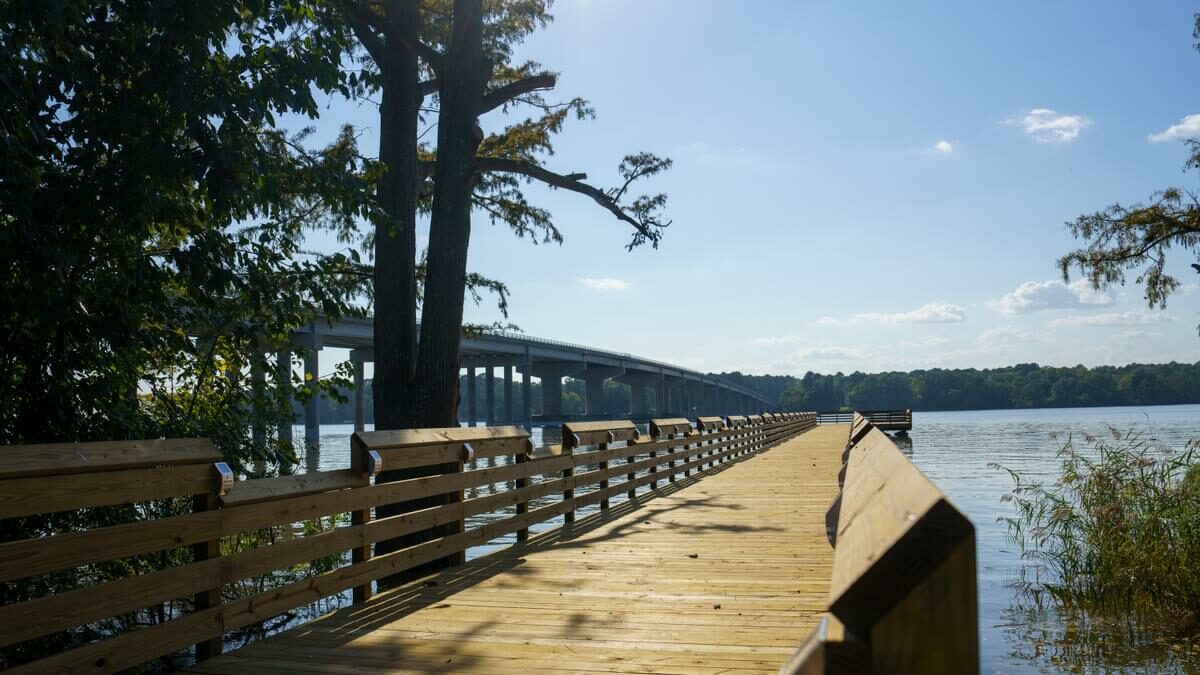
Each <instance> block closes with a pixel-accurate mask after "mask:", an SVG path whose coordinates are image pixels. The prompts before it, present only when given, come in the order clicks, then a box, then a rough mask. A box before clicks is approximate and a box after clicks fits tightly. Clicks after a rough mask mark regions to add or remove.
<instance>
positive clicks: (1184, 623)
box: [994, 430, 1200, 641]
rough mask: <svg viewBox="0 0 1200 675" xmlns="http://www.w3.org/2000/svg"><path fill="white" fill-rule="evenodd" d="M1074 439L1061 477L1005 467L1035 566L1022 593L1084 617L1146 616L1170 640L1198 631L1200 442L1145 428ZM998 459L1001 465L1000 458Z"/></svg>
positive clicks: (1036, 603)
mask: <svg viewBox="0 0 1200 675" xmlns="http://www.w3.org/2000/svg"><path fill="white" fill-rule="evenodd" d="M1084 441H1085V442H1086V447H1085V448H1084V449H1082V450H1081V449H1079V448H1078V447H1077V445H1076V442H1075V439H1074V438H1068V439H1067V441H1066V443H1065V444H1064V445H1063V446H1062V448H1061V449H1060V450H1059V459H1060V460H1061V465H1060V473H1059V475H1058V476H1057V478H1056V479H1055V480H1054V482H1053V483H1050V484H1046V483H1043V482H1039V481H1032V480H1029V479H1028V478H1026V477H1025V476H1022V475H1021V474H1019V473H1017V472H1015V471H1012V470H1011V469H1006V470H1007V471H1008V472H1009V474H1010V475H1011V476H1012V479H1013V482H1014V487H1013V490H1012V492H1011V494H1010V495H1008V497H1007V499H1008V500H1010V501H1011V502H1012V503H1013V505H1014V507H1015V515H1013V516H1010V517H1007V518H1005V519H1004V521H1005V523H1006V524H1007V526H1008V535H1009V538H1010V539H1011V540H1012V541H1013V542H1014V543H1015V544H1017V545H1018V546H1019V547H1020V549H1021V555H1022V558H1023V559H1025V560H1027V561H1029V562H1030V563H1031V564H1030V565H1029V566H1028V567H1026V568H1024V569H1023V570H1022V574H1021V576H1020V577H1019V578H1018V579H1017V580H1016V581H1015V582H1014V586H1015V589H1016V591H1017V596H1018V600H1019V601H1022V602H1024V603H1025V604H1026V605H1027V606H1030V607H1031V608H1032V609H1041V608H1046V607H1050V608H1052V609H1055V610H1057V611H1059V612H1061V613H1063V614H1064V615H1065V616H1067V617H1068V618H1070V617H1074V619H1075V620H1076V621H1078V622H1083V623H1094V622H1096V621H1105V620H1107V619H1114V618H1120V617H1133V616H1136V617H1137V618H1138V622H1137V623H1140V624H1141V628H1142V629H1143V630H1146V629H1148V630H1151V631H1153V632H1157V633H1158V634H1159V636H1160V638H1161V639H1163V640H1180V639H1181V640H1185V641H1187V640H1195V639H1196V638H1197V637H1200V574H1197V570H1200V455H1198V451H1200V444H1198V443H1197V442H1196V441H1192V442H1190V443H1188V444H1187V446H1186V447H1185V448H1183V449H1182V450H1177V449H1176V450H1173V449H1170V448H1161V447H1157V446H1155V445H1154V444H1153V443H1152V440H1151V439H1148V438H1146V437H1145V436H1144V435H1142V434H1141V433H1139V432H1128V433H1121V432H1118V431H1116V430H1112V431H1111V437H1110V438H1107V439H1101V438H1094V437H1091V436H1085V437H1084ZM994 466H997V465H994Z"/></svg>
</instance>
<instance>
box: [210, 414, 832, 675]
mask: <svg viewBox="0 0 1200 675" xmlns="http://www.w3.org/2000/svg"><path fill="white" fill-rule="evenodd" d="M846 438H847V428H846V426H844V425H825V426H820V427H817V428H815V429H812V430H810V431H808V432H806V433H804V434H801V435H800V436H798V437H796V438H793V439H791V440H789V441H786V442H784V443H783V444H781V445H780V446H778V447H776V448H774V449H772V450H769V451H767V452H765V453H763V454H760V455H756V456H752V457H749V458H747V459H745V460H743V461H741V462H737V463H731V464H726V465H722V469H723V470H720V471H715V472H713V473H712V475H709V476H705V477H704V478H703V479H701V480H698V481H697V480H694V479H687V480H683V479H681V480H680V482H678V483H676V484H675V485H674V486H673V487H671V488H667V489H662V490H661V491H662V492H663V493H664V496H663V497H661V498H658V499H654V500H651V501H649V502H646V503H645V504H644V505H642V506H641V507H640V508H638V507H637V505H636V504H628V503H626V504H621V505H619V506H615V507H614V508H613V509H612V511H611V512H610V513H609V514H608V516H607V517H599V516H595V517H591V518H586V519H580V521H579V522H577V523H575V524H574V526H572V527H570V528H569V529H564V530H561V531H555V532H552V533H549V534H547V535H544V536H542V537H538V538H535V539H534V540H532V541H531V542H530V543H529V544H527V545H525V546H522V547H514V548H512V549H509V550H507V551H504V552H501V553H498V554H495V555H491V556H487V557H484V558H481V559H479V560H476V561H473V562H471V563H468V564H467V565H464V566H462V567H459V568H455V569H453V570H450V571H447V572H444V573H442V574H440V575H437V576H435V577H431V578H430V579H429V580H427V581H425V582H423V583H416V584H412V585H410V586H406V587H402V588H399V589H396V590H394V591H390V592H388V593H384V594H380V595H378V596H376V597H375V598H373V599H372V600H371V601H369V602H367V603H365V604H362V605H356V606H352V607H348V608H346V609H343V610H341V611H338V612H335V613H333V614H330V615H329V616H327V617H325V618H323V619H320V620H318V621H314V622H311V623H308V624H305V625H303V626H300V627H298V628H296V629H293V630H290V631H287V632H285V633H282V634H280V635H278V636H275V637H273V638H270V639H267V640H264V641H261V642H259V643H256V644H253V645H250V646H248V647H246V648H243V649H240V650H237V651H234V652H231V653H229V654H226V655H225V656H222V657H219V658H217V659H214V660H211V661H207V662H204V663H203V664H200V665H199V666H196V667H195V668H194V669H193V670H192V671H191V672H194V673H205V674H209V675H235V674H241V673H285V672H286V673H313V672H330V673H353V674H355V675H359V674H362V673H367V672H381V673H382V672H387V673H410V672H411V673H417V672H451V671H453V672H478V673H500V674H512V675H529V674H532V673H561V672H568V671H569V672H575V673H588V672H630V673H632V672H638V673H717V672H739V673H740V672H775V671H777V670H778V668H779V667H780V666H781V665H782V664H783V663H784V661H786V660H787V657H788V656H789V655H790V654H791V653H792V652H793V651H794V650H795V649H796V647H797V646H799V644H800V643H801V642H802V641H803V640H804V639H805V637H806V636H807V635H808V633H809V632H810V631H811V630H812V628H813V626H814V625H815V623H816V620H817V616H818V614H819V613H821V612H822V611H824V610H825V609H826V606H827V601H828V597H827V596H828V590H829V578H830V571H831V565H832V560H833V549H832V548H831V547H830V545H829V543H828V541H827V540H826V536H825V520H824V517H825V510H826V509H827V508H828V506H829V504H830V502H831V501H832V500H833V498H834V496H835V495H836V494H837V490H838V486H837V473H838V469H839V468H840V466H841V461H840V455H841V451H842V450H843V448H844V446H845V443H846Z"/></svg>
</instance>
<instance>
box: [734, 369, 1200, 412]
mask: <svg viewBox="0 0 1200 675" xmlns="http://www.w3.org/2000/svg"><path fill="white" fill-rule="evenodd" d="M744 377H745V379H744V380H743V383H745V384H747V385H748V386H754V384H753V381H754V379H755V378H754V376H744ZM779 403H780V406H781V407H782V408H783V409H784V410H837V409H840V408H855V409H861V410H870V409H877V408H895V409H899V408H908V409H912V410H1004V409H1021V408H1074V407H1091V406H1121V405H1170V404H1184V403H1200V362H1197V363H1191V364H1187V363H1176V362H1171V363H1162V364H1140V363H1133V364H1129V365H1126V366H1098V367H1095V368H1086V367H1084V366H1074V367H1069V368H1059V367H1053V366H1040V365H1038V364H1036V363H1022V364H1017V365H1015V366H1008V367H1004V368H990V369H982V370H979V369H975V368H966V369H942V368H934V369H929V370H914V371H911V372H884V373H870V374H868V373H860V372H855V373H850V374H848V375H845V374H842V373H836V374H833V375H820V374H817V373H812V372H809V373H806V374H805V375H804V377H802V378H799V379H797V380H796V381H795V383H794V384H792V385H791V386H789V387H788V388H787V389H786V390H784V391H783V392H782V393H781V394H780V398H779Z"/></svg>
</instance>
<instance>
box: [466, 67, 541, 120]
mask: <svg viewBox="0 0 1200 675" xmlns="http://www.w3.org/2000/svg"><path fill="white" fill-rule="evenodd" d="M557 81H558V80H557V78H556V77H555V76H554V75H552V74H549V73H546V74H543V75H534V76H533V77H526V78H523V79H520V80H517V81H516V82H509V83H508V84H506V85H504V86H503V87H500V88H499V89H496V90H494V91H490V92H488V93H486V94H484V95H483V100H482V101H481V102H480V106H479V114H480V115H482V114H484V113H486V112H491V111H492V110H495V109H496V108H499V107H500V106H502V105H504V104H505V103H508V102H509V101H511V100H513V99H514V98H516V97H518V96H522V95H524V94H528V93H529V92H531V91H537V90H539V89H553V88H554V85H555V83H556V82H557Z"/></svg>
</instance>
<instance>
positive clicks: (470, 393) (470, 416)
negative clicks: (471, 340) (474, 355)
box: [460, 366, 479, 427]
mask: <svg viewBox="0 0 1200 675" xmlns="http://www.w3.org/2000/svg"><path fill="white" fill-rule="evenodd" d="M478 396H479V395H478V393H477V392H476V391H475V366H470V367H468V368H467V426H469V427H473V426H475V422H476V421H478V420H479V407H478V406H477V405H476V403H477V400H476V399H477V398H478ZM460 398H461V397H460Z"/></svg>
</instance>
